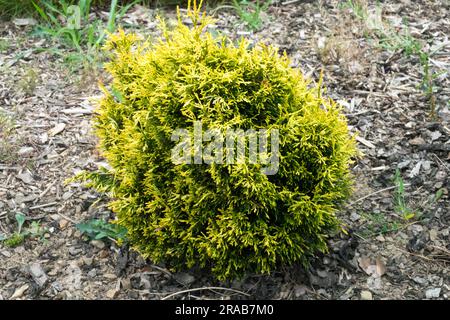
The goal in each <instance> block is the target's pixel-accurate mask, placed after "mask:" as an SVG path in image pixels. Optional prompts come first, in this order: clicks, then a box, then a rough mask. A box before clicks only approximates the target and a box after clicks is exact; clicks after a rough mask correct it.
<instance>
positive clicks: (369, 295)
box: [361, 290, 373, 300]
mask: <svg viewBox="0 0 450 320" xmlns="http://www.w3.org/2000/svg"><path fill="white" fill-rule="evenodd" d="M361 300H373V297H372V292H370V291H367V290H363V291H361Z"/></svg>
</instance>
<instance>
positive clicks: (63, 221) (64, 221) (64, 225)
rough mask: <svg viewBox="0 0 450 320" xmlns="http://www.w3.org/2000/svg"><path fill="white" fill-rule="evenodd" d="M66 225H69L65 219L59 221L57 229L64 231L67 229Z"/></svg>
mask: <svg viewBox="0 0 450 320" xmlns="http://www.w3.org/2000/svg"><path fill="white" fill-rule="evenodd" d="M68 224H69V221H67V220H66V219H61V220H60V221H59V228H60V229H61V230H64V229H65V228H66V227H67V225H68Z"/></svg>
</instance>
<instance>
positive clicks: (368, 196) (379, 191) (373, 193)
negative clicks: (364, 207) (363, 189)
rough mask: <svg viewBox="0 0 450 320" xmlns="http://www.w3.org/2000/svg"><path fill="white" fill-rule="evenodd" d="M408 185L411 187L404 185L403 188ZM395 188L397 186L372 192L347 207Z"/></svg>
mask: <svg viewBox="0 0 450 320" xmlns="http://www.w3.org/2000/svg"><path fill="white" fill-rule="evenodd" d="M410 185H411V184H410V183H405V184H404V186H405V187H408V186H410ZM395 188H397V186H391V187H387V188H384V189H381V190H378V191H375V192H372V193H370V194H368V195H367V196H364V197H362V198H359V199H357V200H355V201H353V202H350V203H349V204H348V205H349V206H353V205H354V204H355V203H358V202H361V201H363V200H365V199H367V198H370V197H372V196H374V195H376V194H379V193H381V192H384V191H389V190H392V189H395Z"/></svg>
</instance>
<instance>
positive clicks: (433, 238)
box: [430, 229, 438, 241]
mask: <svg viewBox="0 0 450 320" xmlns="http://www.w3.org/2000/svg"><path fill="white" fill-rule="evenodd" d="M437 238H438V232H437V230H436V229H431V230H430V240H431V241H436V240H437Z"/></svg>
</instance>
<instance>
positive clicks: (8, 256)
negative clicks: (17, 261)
mask: <svg viewBox="0 0 450 320" xmlns="http://www.w3.org/2000/svg"><path fill="white" fill-rule="evenodd" d="M0 253H1V254H2V255H4V256H5V257H7V258H11V252H9V251H6V250H3V251H1V252H0Z"/></svg>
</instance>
